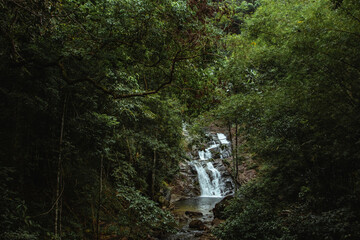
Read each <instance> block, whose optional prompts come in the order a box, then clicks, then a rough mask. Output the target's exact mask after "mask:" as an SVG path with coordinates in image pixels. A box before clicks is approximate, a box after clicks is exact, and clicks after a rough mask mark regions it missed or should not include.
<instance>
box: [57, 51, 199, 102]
mask: <svg viewBox="0 0 360 240" xmlns="http://www.w3.org/2000/svg"><path fill="white" fill-rule="evenodd" d="M179 54H180V50H179V51H177V52H176V54H175V56H174V58H173V60H172V63H171V67H170V74H169V80H168V81H166V82H164V83H162V84H160V86H158V88H156V89H155V90H150V91H145V92H139V93H128V94H117V93H116V92H114V91H113V90H110V89H108V88H106V87H105V86H103V85H101V84H99V83H98V82H97V81H96V80H94V79H93V78H90V77H88V76H87V77H84V78H80V79H70V78H69V76H68V74H67V72H66V70H65V66H64V64H63V63H62V61H61V60H60V61H59V62H58V66H59V68H60V70H61V75H62V77H63V79H64V80H65V82H66V83H67V84H69V85H74V84H77V83H80V82H88V83H90V84H91V85H92V86H93V87H95V88H96V89H98V90H99V91H101V92H103V93H105V94H107V95H110V96H111V97H112V98H114V99H125V98H132V97H145V96H148V95H152V94H156V93H158V92H160V90H162V89H163V88H165V87H167V86H168V85H170V84H171V83H172V82H173V80H174V73H175V66H176V63H177V62H178V61H181V60H184V59H190V58H178V55H179ZM195 57H196V56H195Z"/></svg>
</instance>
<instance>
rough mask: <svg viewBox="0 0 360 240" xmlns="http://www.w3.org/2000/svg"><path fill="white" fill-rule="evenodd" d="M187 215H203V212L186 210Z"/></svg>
mask: <svg viewBox="0 0 360 240" xmlns="http://www.w3.org/2000/svg"><path fill="white" fill-rule="evenodd" d="M185 215H186V216H189V217H192V218H193V217H202V216H203V214H202V213H201V212H194V211H186V212H185Z"/></svg>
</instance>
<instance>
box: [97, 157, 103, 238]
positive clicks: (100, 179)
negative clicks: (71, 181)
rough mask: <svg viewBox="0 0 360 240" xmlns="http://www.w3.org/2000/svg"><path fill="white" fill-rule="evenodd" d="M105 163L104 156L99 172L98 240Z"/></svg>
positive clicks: (98, 235) (98, 236)
mask: <svg viewBox="0 0 360 240" xmlns="http://www.w3.org/2000/svg"><path fill="white" fill-rule="evenodd" d="M103 161H104V157H103V155H101V161H100V172H99V202H98V206H97V213H96V240H99V238H100V209H101V200H102V197H101V195H102V178H103V176H102V175H103Z"/></svg>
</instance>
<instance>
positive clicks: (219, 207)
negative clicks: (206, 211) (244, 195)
mask: <svg viewBox="0 0 360 240" xmlns="http://www.w3.org/2000/svg"><path fill="white" fill-rule="evenodd" d="M233 198H234V197H233V196H231V195H230V196H227V197H225V198H224V199H223V200H221V201H220V202H218V203H217V204H216V205H215V207H214V209H213V213H214V218H218V219H222V220H224V219H225V216H224V210H225V208H226V207H227V206H228V205H229V204H230V200H231V199H233Z"/></svg>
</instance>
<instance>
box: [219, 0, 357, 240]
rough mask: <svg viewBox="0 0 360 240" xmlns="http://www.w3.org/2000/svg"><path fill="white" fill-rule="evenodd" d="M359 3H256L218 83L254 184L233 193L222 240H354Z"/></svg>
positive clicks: (266, 0)
mask: <svg viewBox="0 0 360 240" xmlns="http://www.w3.org/2000/svg"><path fill="white" fill-rule="evenodd" d="M359 19H360V4H359V2H358V1H354V0H344V1H337V2H336V4H335V3H334V2H332V1H295V0H290V1H275V0H263V1H261V6H260V7H259V8H258V9H257V10H256V11H255V13H254V14H253V15H252V16H249V17H248V18H247V20H246V21H245V25H244V26H243V28H242V34H241V35H232V36H229V40H228V41H229V48H230V49H231V50H232V56H231V58H229V61H228V62H227V65H226V68H225V69H224V71H223V73H222V75H223V78H224V79H225V80H226V81H227V82H228V83H229V85H230V86H231V89H232V92H233V94H232V96H231V97H230V98H229V99H227V100H226V101H224V103H223V104H222V105H221V106H220V107H219V110H218V114H219V115H220V116H223V119H224V120H225V121H227V122H229V121H230V122H233V123H235V122H236V121H237V122H240V128H241V132H242V134H243V135H244V136H245V138H246V140H247V141H246V150H247V151H249V152H252V153H254V154H256V159H257V162H258V163H259V165H260V169H259V174H260V176H259V177H258V179H256V180H255V181H253V182H252V183H250V184H248V185H247V186H244V187H242V188H241V189H240V191H239V193H238V197H237V199H236V200H235V201H234V202H233V203H232V205H231V206H230V207H229V208H228V211H227V214H228V217H229V218H228V220H227V221H226V223H225V224H224V225H222V226H221V227H220V228H219V229H217V230H216V234H217V235H218V236H219V237H221V238H222V239H359V237H360V236H359V232H360V228H359V226H360V225H359V219H360V209H359V205H358V202H359V199H360V195H359V194H360V178H359V173H360V170H359V169H360V145H359V144H360V141H359V140H360V125H359V123H360V121H359V120H360V111H359V110H360V104H359V103H360V102H359V101H360V95H359V88H360V55H359V52H360V44H359V41H360V35H359V33H360V20H359Z"/></svg>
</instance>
